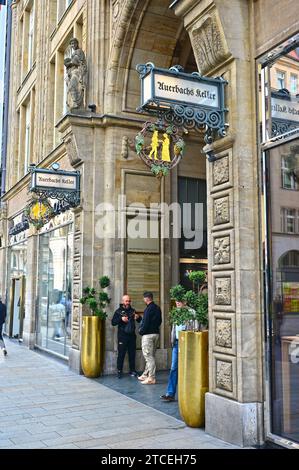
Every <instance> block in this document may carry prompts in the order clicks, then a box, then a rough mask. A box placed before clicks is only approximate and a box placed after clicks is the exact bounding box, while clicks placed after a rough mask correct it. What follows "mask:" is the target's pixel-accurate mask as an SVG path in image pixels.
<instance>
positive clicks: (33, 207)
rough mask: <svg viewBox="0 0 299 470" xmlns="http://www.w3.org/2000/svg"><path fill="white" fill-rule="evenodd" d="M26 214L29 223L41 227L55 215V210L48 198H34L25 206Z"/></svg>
mask: <svg viewBox="0 0 299 470" xmlns="http://www.w3.org/2000/svg"><path fill="white" fill-rule="evenodd" d="M24 215H25V217H26V219H27V221H28V223H29V224H32V225H34V227H35V228H37V229H40V228H41V227H42V226H43V225H45V224H46V223H48V222H49V220H50V219H51V218H52V217H54V215H55V214H54V210H53V207H52V206H51V204H50V203H49V201H48V200H47V199H42V198H39V199H34V200H33V201H31V202H30V203H29V204H28V206H27V207H25V210H24Z"/></svg>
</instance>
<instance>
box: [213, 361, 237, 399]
mask: <svg viewBox="0 0 299 470" xmlns="http://www.w3.org/2000/svg"><path fill="white" fill-rule="evenodd" d="M216 364H217V365H216V387H217V388H222V389H223V390H227V391H228V392H232V391H233V367H232V363H231V362H226V361H220V360H218V361H217V363H216Z"/></svg>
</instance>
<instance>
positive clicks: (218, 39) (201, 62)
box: [190, 15, 230, 75]
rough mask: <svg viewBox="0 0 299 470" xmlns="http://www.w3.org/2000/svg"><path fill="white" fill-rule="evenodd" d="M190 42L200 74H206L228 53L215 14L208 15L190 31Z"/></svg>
mask: <svg viewBox="0 0 299 470" xmlns="http://www.w3.org/2000/svg"><path fill="white" fill-rule="evenodd" d="M190 36H191V44H192V47H193V51H194V55H195V59H196V63H197V66H198V69H199V71H200V73H201V74H203V75H204V74H206V73H207V72H209V71H210V70H213V69H214V68H215V67H216V66H217V65H220V64H221V63H222V62H223V61H224V60H226V59H227V58H228V57H229V55H230V53H229V51H228V50H227V47H226V45H225V39H224V34H223V33H222V32H221V25H220V23H219V22H218V21H217V19H216V16H215V15H214V16H208V17H206V18H205V19H204V20H203V21H201V22H199V23H197V24H196V25H195V27H194V28H193V29H192V31H191V34H190Z"/></svg>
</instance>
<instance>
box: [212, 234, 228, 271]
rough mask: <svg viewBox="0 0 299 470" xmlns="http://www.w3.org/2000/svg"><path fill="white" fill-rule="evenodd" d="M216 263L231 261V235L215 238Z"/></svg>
mask: <svg viewBox="0 0 299 470" xmlns="http://www.w3.org/2000/svg"><path fill="white" fill-rule="evenodd" d="M213 248H214V264H228V263H230V259H231V256H230V253H231V248H230V236H229V235H228V236H227V237H217V238H214V247H213Z"/></svg>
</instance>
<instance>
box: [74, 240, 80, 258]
mask: <svg viewBox="0 0 299 470" xmlns="http://www.w3.org/2000/svg"><path fill="white" fill-rule="evenodd" d="M80 253H81V239H80V237H77V238H75V241H74V254H75V255H80Z"/></svg>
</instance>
